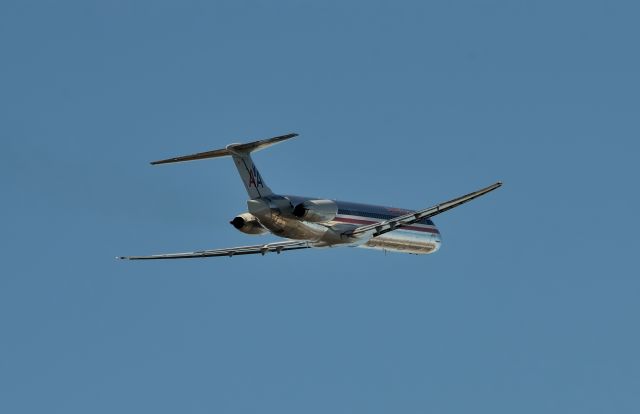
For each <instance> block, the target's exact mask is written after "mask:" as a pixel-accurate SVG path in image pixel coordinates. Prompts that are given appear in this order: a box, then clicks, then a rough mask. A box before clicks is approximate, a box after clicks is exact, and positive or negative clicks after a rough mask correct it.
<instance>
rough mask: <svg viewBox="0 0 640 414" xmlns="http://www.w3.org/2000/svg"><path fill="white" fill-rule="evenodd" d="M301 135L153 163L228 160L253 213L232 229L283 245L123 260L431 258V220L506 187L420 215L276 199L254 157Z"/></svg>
mask: <svg viewBox="0 0 640 414" xmlns="http://www.w3.org/2000/svg"><path fill="white" fill-rule="evenodd" d="M297 135H298V134H288V135H282V136H279V137H274V138H268V139H263V140H260V141H254V142H249V143H247V144H230V145H227V147H226V148H224V149H218V150H213V151H207V152H201V153H197V154H193V155H185V156H182V157H176V158H169V159H166V160H160V161H154V162H152V163H151V164H152V165H157V164H168V163H174V162H183V161H193V160H202V159H205V158H216V157H226V156H230V157H231V158H233V161H234V163H235V164H236V167H237V168H238V172H239V173H240V178H241V179H242V182H243V184H244V186H245V188H246V189H247V193H248V194H249V201H247V206H248V210H249V211H247V212H246V213H242V214H240V215H238V216H236V217H235V218H234V219H233V220H231V225H233V227H235V228H236V229H238V230H239V231H241V232H243V233H246V234H251V235H258V234H264V233H271V234H274V235H276V236H278V237H282V238H284V239H285V240H284V241H280V242H275V243H267V244H257V245H253V246H242V247H231V248H227V249H215V250H201V251H197V252H188V253H170V254H158V255H153V256H122V257H120V259H128V260H147V259H187V258H196V257H218V256H229V257H231V256H239V255H244V254H262V255H264V254H266V253H268V252H276V253H281V252H283V251H287V250H299V249H309V248H321V247H342V246H350V247H364V248H369V249H377V250H384V251H389V252H399V253H412V254H429V253H434V252H436V251H437V250H438V249H439V248H440V244H441V239H440V232H439V231H438V229H437V228H436V225H435V224H434V223H433V221H431V218H432V217H433V216H436V215H438V214H440V213H444V212H445V211H447V210H451V209H452V208H455V207H458V206H459V205H461V204H464V203H466V202H467V201H471V200H473V199H474V198H478V197H480V196H482V195H485V194H487V193H488V192H490V191H493V190H495V189H496V188H498V187H500V186H501V185H502V183H501V182H496V183H495V184H492V185H490V186H488V187H485V188H483V189H481V190H478V191H474V192H473V193H469V194H467V195H463V196H462V197H458V198H455V199H453V200H450V201H445V202H444V203H440V204H437V205H435V206H433V207H429V208H426V209H424V210H418V211H413V210H405V209H399V208H391V207H382V206H374V205H369V204H360V203H351V202H345V201H337V200H327V199H319V198H314V197H300V196H292V195H278V194H276V193H274V192H273V191H271V189H270V188H269V187H268V186H267V184H266V183H265V181H264V179H263V178H262V175H260V172H259V171H258V168H256V166H255V164H254V163H253V161H252V159H251V153H252V152H253V151H258V150H261V149H263V148H266V147H268V146H271V145H273V144H277V143H279V142H282V141H285V140H287V139H291V138H293V137H296V136H297Z"/></svg>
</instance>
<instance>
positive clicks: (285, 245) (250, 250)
mask: <svg viewBox="0 0 640 414" xmlns="http://www.w3.org/2000/svg"><path fill="white" fill-rule="evenodd" d="M310 247H311V246H310V245H309V243H308V242H307V241H299V240H288V241H284V242H275V243H269V244H258V245H255V246H241V247H230V248H226V249H216V250H201V251H197V252H187V253H169V254H156V255H152V256H119V257H118V259H124V260H153V259H194V258H202V257H219V256H228V257H232V256H240V255H244V254H261V255H263V256H264V255H265V254H266V253H268V252H276V253H278V254H280V252H283V251H285V250H299V249H308V248H310Z"/></svg>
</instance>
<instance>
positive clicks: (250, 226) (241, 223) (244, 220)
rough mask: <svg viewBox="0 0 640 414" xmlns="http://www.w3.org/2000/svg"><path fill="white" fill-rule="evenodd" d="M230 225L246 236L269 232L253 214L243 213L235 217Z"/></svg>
mask: <svg viewBox="0 0 640 414" xmlns="http://www.w3.org/2000/svg"><path fill="white" fill-rule="evenodd" d="M229 223H231V225H232V226H233V227H235V228H236V229H238V230H240V231H241V232H243V233H246V234H264V233H267V232H268V230H267V229H265V228H264V227H262V224H260V222H259V221H258V219H257V218H256V217H255V216H254V215H253V214H251V213H242V214H240V215H238V216H235V217H234V218H233V220H231V221H230V222H229Z"/></svg>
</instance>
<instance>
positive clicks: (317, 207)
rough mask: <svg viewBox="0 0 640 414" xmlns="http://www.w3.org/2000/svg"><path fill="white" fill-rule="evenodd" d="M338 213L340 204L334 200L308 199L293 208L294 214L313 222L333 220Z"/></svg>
mask: <svg viewBox="0 0 640 414" xmlns="http://www.w3.org/2000/svg"><path fill="white" fill-rule="evenodd" d="M337 214H338V205H337V204H336V203H335V201H332V200H307V201H305V202H304V203H300V204H298V205H297V206H295V207H294V208H293V215H294V216H296V217H298V218H299V219H300V220H304V221H310V222H312V223H322V222H325V221H331V220H333V219H334V218H336V215H337Z"/></svg>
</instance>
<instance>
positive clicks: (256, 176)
mask: <svg viewBox="0 0 640 414" xmlns="http://www.w3.org/2000/svg"><path fill="white" fill-rule="evenodd" d="M251 186H253V187H256V188H257V187H258V186H260V187H264V183H263V182H262V177H261V176H260V171H258V169H257V168H256V166H255V165H252V166H251V169H250V170H249V187H251Z"/></svg>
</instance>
